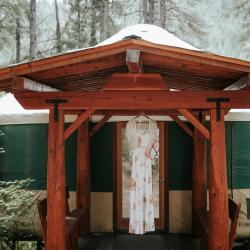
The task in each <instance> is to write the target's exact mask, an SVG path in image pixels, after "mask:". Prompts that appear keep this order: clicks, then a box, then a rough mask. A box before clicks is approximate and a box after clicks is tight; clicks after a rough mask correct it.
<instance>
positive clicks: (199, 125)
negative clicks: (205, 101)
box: [178, 109, 210, 140]
mask: <svg viewBox="0 0 250 250" xmlns="http://www.w3.org/2000/svg"><path fill="white" fill-rule="evenodd" d="M178 111H179V112H180V113H181V114H182V115H183V116H184V117H185V118H186V119H187V120H188V121H189V122H190V123H191V124H193V126H194V127H195V128H196V129H197V130H199V131H200V133H201V134H202V135H203V136H205V137H206V138H207V139H208V140H209V139H210V132H209V130H208V129H207V128H206V127H205V125H203V124H202V123H201V122H200V121H199V120H198V119H197V118H196V117H195V116H194V115H193V114H192V113H191V112H190V111H188V110H187V109H178Z"/></svg>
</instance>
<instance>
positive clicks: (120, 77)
mask: <svg viewBox="0 0 250 250" xmlns="http://www.w3.org/2000/svg"><path fill="white" fill-rule="evenodd" d="M103 90H105V91H106V90H132V91H134V90H169V88H168V86H167V84H166V82H165V80H164V78H163V77H162V76H161V75H160V74H151V73H114V74H112V76H111V78H110V80H109V81H108V82H107V84H106V85H105V87H104V88H103Z"/></svg>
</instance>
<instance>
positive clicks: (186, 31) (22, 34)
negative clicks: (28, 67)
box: [0, 0, 250, 67]
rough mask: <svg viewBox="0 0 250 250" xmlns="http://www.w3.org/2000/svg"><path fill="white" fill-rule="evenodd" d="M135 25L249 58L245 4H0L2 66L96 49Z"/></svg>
mask: <svg viewBox="0 0 250 250" xmlns="http://www.w3.org/2000/svg"><path fill="white" fill-rule="evenodd" d="M139 23H147V24H153V25H157V26H160V27H162V28H164V29H166V30H167V31H169V32H170V33H173V34H174V35H176V36H178V37H179V38H181V39H182V40H184V41H186V42H188V43H190V44H192V45H194V46H196V47H197V48H199V49H201V50H204V51H209V52H211V53H216V54H219V55H224V56H229V57H234V58H240V59H244V60H249V59H250V1H249V0H237V1H236V0H127V1H124V0H0V66H1V67H3V66H6V65H9V64H14V63H19V62H23V61H29V60H34V59H39V58H44V57H48V56H52V55H55V54H59V53H63V52H65V51H70V50H75V49H81V48H86V47H89V46H95V45H97V44H98V43H100V42H101V41H104V40H105V39H107V38H108V37H110V36H112V35H113V34H115V33H117V32H118V31H119V30H121V29H123V28H125V27H127V26H129V25H133V24H139Z"/></svg>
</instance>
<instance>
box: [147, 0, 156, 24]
mask: <svg viewBox="0 0 250 250" xmlns="http://www.w3.org/2000/svg"><path fill="white" fill-rule="evenodd" d="M148 4H149V8H148V23H149V24H154V13H155V4H154V0H148Z"/></svg>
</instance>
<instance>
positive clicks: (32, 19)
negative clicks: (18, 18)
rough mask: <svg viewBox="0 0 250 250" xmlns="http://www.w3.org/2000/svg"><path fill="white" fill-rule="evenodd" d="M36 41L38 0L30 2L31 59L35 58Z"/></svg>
mask: <svg viewBox="0 0 250 250" xmlns="http://www.w3.org/2000/svg"><path fill="white" fill-rule="evenodd" d="M36 47H37V41H36V0H30V59H31V60H32V59H34V58H35V53H36Z"/></svg>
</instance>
